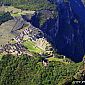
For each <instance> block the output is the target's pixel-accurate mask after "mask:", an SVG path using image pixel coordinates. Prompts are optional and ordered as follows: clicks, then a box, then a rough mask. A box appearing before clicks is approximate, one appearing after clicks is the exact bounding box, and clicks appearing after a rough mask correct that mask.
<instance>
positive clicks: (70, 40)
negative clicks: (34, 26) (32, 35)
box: [40, 0, 85, 62]
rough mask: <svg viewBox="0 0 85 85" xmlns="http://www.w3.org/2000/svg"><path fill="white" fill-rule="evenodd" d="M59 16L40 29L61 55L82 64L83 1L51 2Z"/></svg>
mask: <svg viewBox="0 0 85 85" xmlns="http://www.w3.org/2000/svg"><path fill="white" fill-rule="evenodd" d="M49 1H51V2H52V3H54V4H56V11H57V12H58V16H57V17H56V18H49V19H48V20H47V21H46V22H45V23H44V24H43V26H42V27H40V29H41V30H42V31H43V32H44V34H45V37H46V38H47V39H48V40H49V41H50V42H51V43H52V45H53V46H54V48H55V49H57V51H58V52H59V53H60V54H63V55H65V56H67V57H69V58H71V59H72V60H73V61H75V62H80V61H82V59H83V56H84V54H85V33H84V32H85V7H84V4H83V3H82V1H81V0H49Z"/></svg>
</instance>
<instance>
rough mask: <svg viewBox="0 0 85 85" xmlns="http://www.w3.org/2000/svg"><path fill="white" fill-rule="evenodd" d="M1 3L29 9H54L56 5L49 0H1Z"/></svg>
mask: <svg viewBox="0 0 85 85" xmlns="http://www.w3.org/2000/svg"><path fill="white" fill-rule="evenodd" d="M0 2H1V4H2V3H3V4H4V5H12V6H15V7H18V8H20V9H28V10H33V11H34V10H41V9H49V10H54V9H55V5H54V4H51V3H50V2H49V1H48V0H17V1H15V0H3V1H2V0H0Z"/></svg>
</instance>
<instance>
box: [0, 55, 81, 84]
mask: <svg viewBox="0 0 85 85" xmlns="http://www.w3.org/2000/svg"><path fill="white" fill-rule="evenodd" d="M42 59H43V58H42V57H40V56H39V55H34V56H33V57H30V56H27V55H22V56H13V55H4V56H2V58H1V60H0V85H66V84H67V85H68V83H69V85H71V83H72V81H73V80H75V77H74V75H75V74H76V73H77V72H78V71H79V70H80V67H81V66H82V63H77V64H75V63H71V64H66V63H64V62H58V61H57V62H56V61H49V63H48V66H44V65H43V64H42ZM76 78H77V77H76ZM81 78H82V77H78V79H81Z"/></svg>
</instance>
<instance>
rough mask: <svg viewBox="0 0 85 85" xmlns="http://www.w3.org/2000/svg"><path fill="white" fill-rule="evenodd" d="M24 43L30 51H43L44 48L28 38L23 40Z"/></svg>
mask: <svg viewBox="0 0 85 85" xmlns="http://www.w3.org/2000/svg"><path fill="white" fill-rule="evenodd" d="M23 45H24V46H25V47H26V48H27V49H28V50H29V51H30V52H36V53H41V52H42V50H41V49H40V48H38V47H37V46H36V45H35V43H34V42H32V41H30V40H28V41H25V42H23Z"/></svg>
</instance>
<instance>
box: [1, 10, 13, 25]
mask: <svg viewBox="0 0 85 85" xmlns="http://www.w3.org/2000/svg"><path fill="white" fill-rule="evenodd" d="M11 19H13V17H12V16H11V14H10V13H9V12H7V13H3V14H2V13H1V14H0V24H2V23H3V22H6V21H8V20H11Z"/></svg>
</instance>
